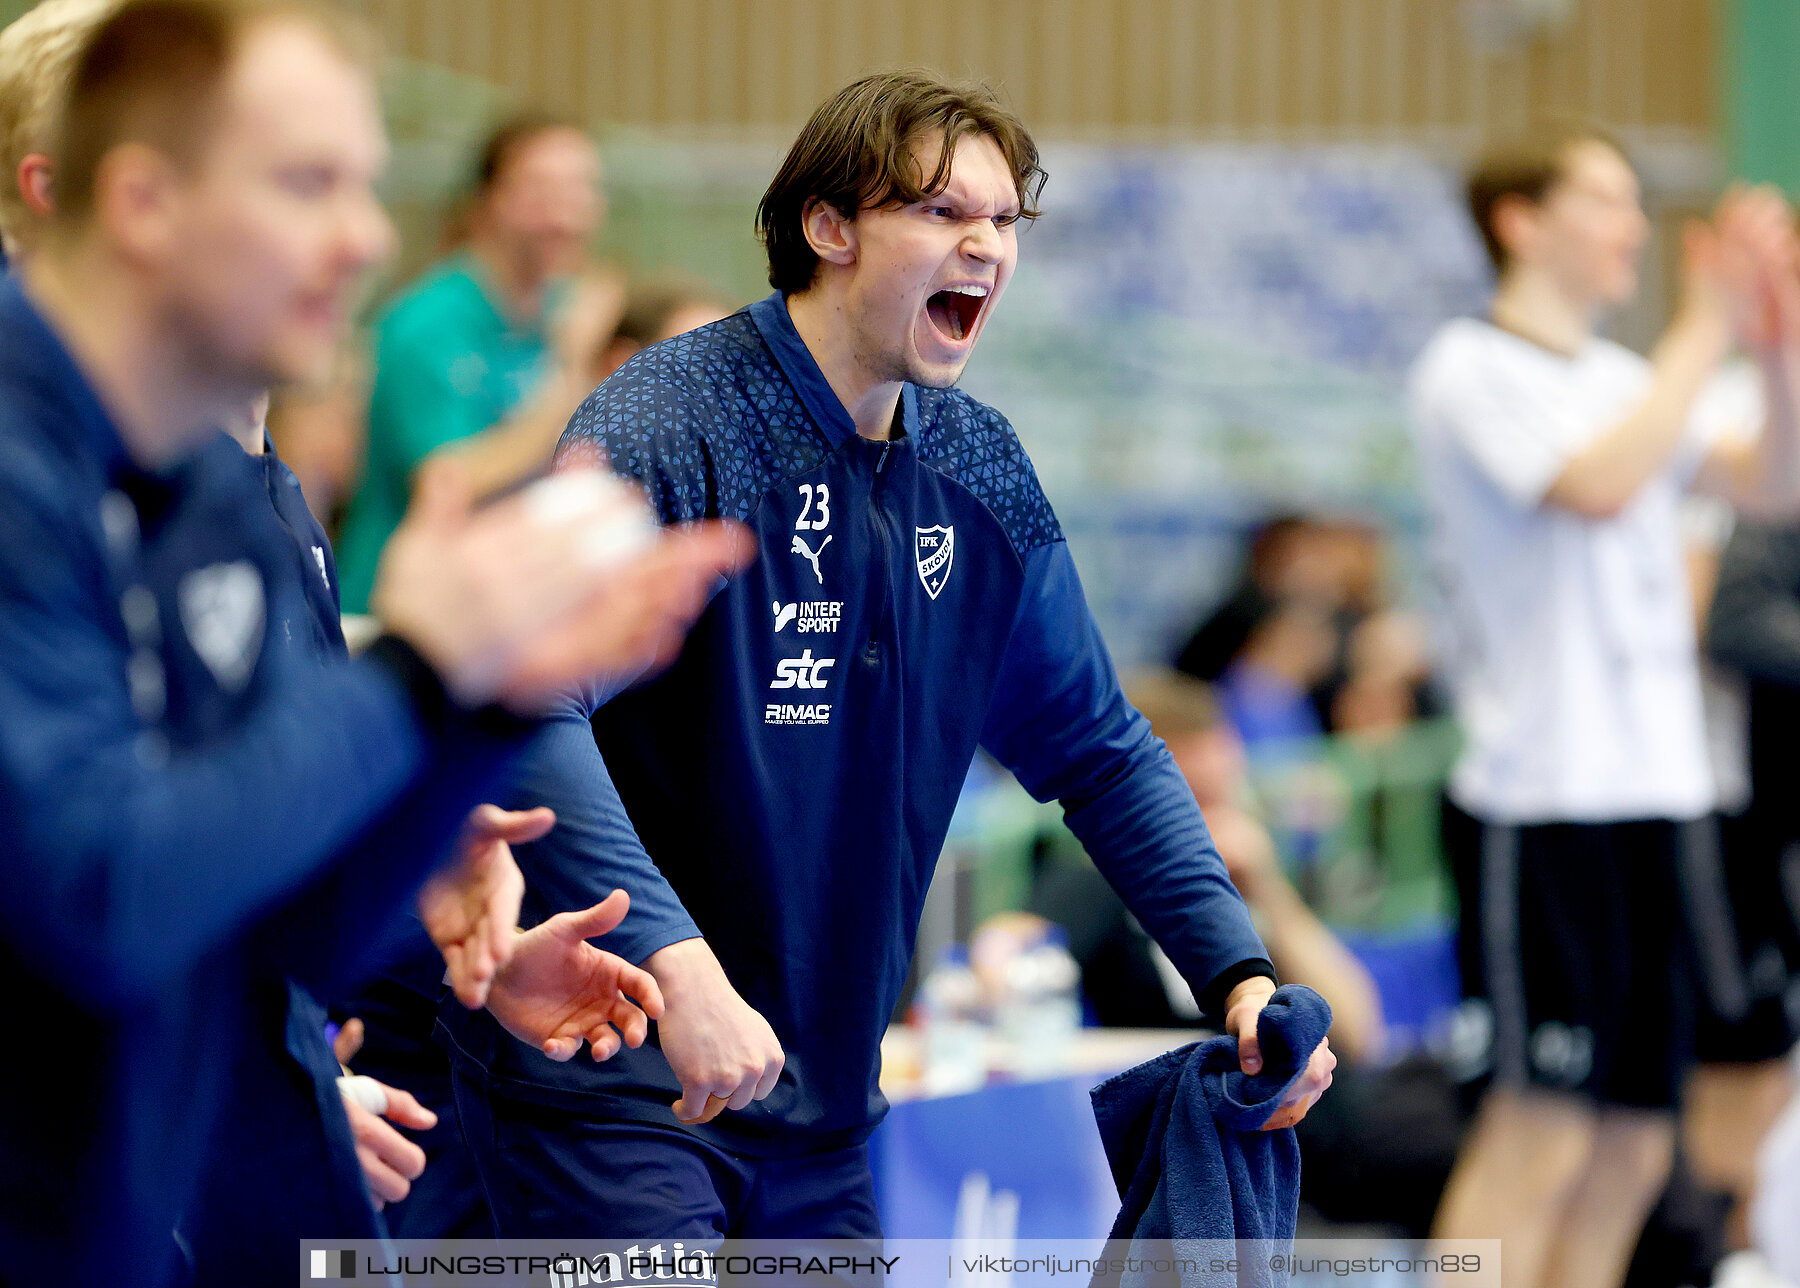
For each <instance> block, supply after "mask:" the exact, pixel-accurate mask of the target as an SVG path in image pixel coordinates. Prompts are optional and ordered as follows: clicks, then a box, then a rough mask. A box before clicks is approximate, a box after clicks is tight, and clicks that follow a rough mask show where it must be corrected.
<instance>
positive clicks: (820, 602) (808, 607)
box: [769, 599, 844, 635]
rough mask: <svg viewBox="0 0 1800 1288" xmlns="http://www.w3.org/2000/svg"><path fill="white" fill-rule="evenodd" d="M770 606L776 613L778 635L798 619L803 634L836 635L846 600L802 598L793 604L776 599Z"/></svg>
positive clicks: (841, 620)
mask: <svg viewBox="0 0 1800 1288" xmlns="http://www.w3.org/2000/svg"><path fill="white" fill-rule="evenodd" d="M769 607H770V609H771V610H772V611H773V612H774V614H775V633H776V634H777V635H779V634H781V632H783V631H785V630H786V629H787V628H788V627H789V626H793V625H794V624H795V620H796V619H798V621H799V627H798V631H799V633H800V634H801V635H810V634H814V633H824V634H830V635H836V634H837V629H838V627H839V626H840V625H842V624H843V620H844V602H843V601H842V600H841V599H802V600H800V601H798V602H797V603H792V604H784V603H782V602H781V601H780V600H775V601H774V602H772V603H771V604H770V605H769Z"/></svg>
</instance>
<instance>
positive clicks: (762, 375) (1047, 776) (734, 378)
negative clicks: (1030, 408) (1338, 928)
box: [441, 295, 1272, 1157]
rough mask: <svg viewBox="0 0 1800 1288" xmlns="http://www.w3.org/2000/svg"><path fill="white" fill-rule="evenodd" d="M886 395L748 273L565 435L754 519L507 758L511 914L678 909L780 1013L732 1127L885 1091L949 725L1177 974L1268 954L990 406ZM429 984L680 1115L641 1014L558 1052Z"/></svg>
mask: <svg viewBox="0 0 1800 1288" xmlns="http://www.w3.org/2000/svg"><path fill="white" fill-rule="evenodd" d="M901 416H902V418H903V425H902V428H903V429H904V433H903V434H899V435H896V436H895V437H894V438H893V439H892V441H888V442H876V441H873V440H870V439H866V438H862V437H859V436H858V435H857V433H856V430H855V426H854V424H853V422H852V421H851V418H850V415H849V413H848V412H847V411H846V410H845V409H844V407H843V404H842V403H841V402H840V401H839V400H838V398H837V397H836V395H835V394H833V393H832V391H831V387H830V385H829V384H828V383H827V382H826V380H825V378H824V376H823V374H822V373H821V372H820V370H819V368H818V365H817V364H816V363H815V362H814V361H813V358H812V356H811V355H810V353H809V352H808V351H807V349H806V347H805V344H804V343H803V342H802V341H801V339H800V336H799V334H798V333H797V332H796V331H795V329H794V326H793V323H792V321H791V320H790V319H789V317H788V311H787V307H786V304H785V302H784V301H783V300H782V298H781V297H780V296H778V295H776V296H771V297H769V298H768V299H765V300H763V301H761V302H760V303H758V304H756V305H754V306H752V307H751V308H749V309H746V310H744V311H743V312H740V313H738V314H736V315H734V316H732V317H730V318H727V319H725V320H724V321H721V322H718V323H715V324H713V325H711V326H707V327H703V328H701V329H700V330H698V331H693V332H689V333H688V334H686V335H683V336H680V337H677V338H676V339H674V340H670V341H667V342H665V343H663V344H659V345H656V346H655V347H653V348H651V349H649V350H647V351H646V352H644V353H643V354H640V355H639V356H638V357H636V358H634V359H633V360H632V361H631V362H630V363H628V364H626V366H625V367H624V368H623V369H621V370H620V371H619V372H618V373H617V374H615V375H614V376H613V377H612V378H611V379H609V380H608V381H607V382H606V383H605V384H604V385H602V386H601V387H600V388H599V390H597V391H596V392H595V393H594V394H593V395H592V396H591V397H590V398H589V399H588V401H587V402H586V403H585V404H584V405H583V406H582V408H581V409H580V410H579V411H578V412H577V413H576V415H575V418H574V420H573V421H572V422H571V423H570V427H569V430H568V432H567V433H566V434H565V435H564V439H563V447H562V452H563V455H564V456H567V455H569V454H570V453H571V452H579V451H582V450H584V449H585V450H590V451H591V450H593V449H596V448H597V449H600V450H602V451H603V452H604V453H605V455H606V457H607V458H608V459H609V460H610V461H611V464H612V466H613V468H614V469H615V470H617V471H619V472H620V473H622V474H624V475H626V476H627V477H629V478H632V479H635V480H637V481H638V482H640V483H641V484H642V485H643V486H644V488H645V489H646V490H647V492H648V493H649V495H650V498H651V501H652V503H653V504H654V505H655V506H656V508H657V509H658V510H659V511H660V514H661V517H662V518H663V519H664V520H667V521H683V520H691V519H701V518H710V517H725V518H730V519H738V520H741V521H743V522H744V523H746V524H748V525H750V526H751V527H752V528H754V529H755V532H756V536H757V540H758V543H759V547H760V553H759V555H758V558H757V561H756V562H755V563H754V564H752V565H751V566H750V567H749V569H747V570H746V571H745V572H744V573H743V574H741V575H740V576H738V577H736V578H734V579H733V580H732V582H731V583H730V585H729V586H728V587H727V588H726V589H725V590H724V591H723V592H721V593H720V594H719V595H718V596H717V597H716V598H715V599H714V600H713V602H712V604H711V605H710V606H709V607H708V609H707V611H706V614H705V615H704V616H703V617H702V618H701V620H700V624H699V626H698V627H697V628H696V629H695V631H694V632H693V634H692V635H691V636H690V637H689V639H688V642H687V645H686V648H685V649H684V651H683V653H682V654H681V657H680V659H679V660H678V661H677V662H676V664H675V666H674V667H673V668H671V669H670V670H669V671H668V672H666V673H665V674H664V675H662V676H661V677H659V678H658V679H656V680H655V681H654V682H652V683H650V684H648V685H645V686H643V687H641V688H639V689H636V690H633V691H631V692H628V693H626V694H624V695H622V696H620V697H617V698H614V699H612V700H611V701H608V702H606V703H604V705H600V704H599V703H598V702H597V701H595V700H589V701H588V702H585V703H583V704H581V705H580V706H579V707H573V708H571V709H570V710H569V711H567V712H565V713H564V715H563V719H562V720H560V721H554V722H552V726H551V729H550V731H548V732H547V733H546V735H545V736H544V738H543V739H541V740H540V741H539V742H537V743H536V744H534V746H533V749H532V752H531V754H530V755H528V756H527V757H526V759H525V760H524V761H523V762H522V763H521V768H520V771H519V773H518V774H517V775H516V776H515V784H516V786H517V787H518V788H519V789H520V791H521V792H523V793H525V794H526V795H525V796H524V797H523V799H529V800H531V801H532V802H533V803H542V804H549V805H554V806H555V808H556V811H557V818H558V825H557V827H556V829H555V830H554V831H553V832H551V833H550V834H549V836H547V837H546V838H545V839H544V840H543V841H541V842H538V843H535V844H533V845H530V846H523V847H520V851H519V861H520V864H521V866H522V867H524V868H525V871H526V885H527V896H526V897H527V910H528V912H529V913H531V914H532V915H539V916H541V915H546V914H548V913H551V912H556V911H560V910H562V909H566V908H578V907H585V906H587V905H588V904H591V903H592V902H593V901H594V900H595V899H596V898H598V897H600V896H601V895H602V894H604V893H605V892H607V891H610V890H611V889H613V888H614V887H615V886H623V887H625V888H626V889H628V890H630V892H631V900H632V906H631V913H630V915H629V916H628V917H627V918H626V919H625V921H624V923H623V924H622V925H621V926H620V927H619V928H618V929H617V930H615V931H613V932H612V933H611V934H610V935H608V936H607V945H606V946H607V947H608V948H609V949H610V950H612V951H614V952H617V953H619V954H621V955H622V956H625V957H628V958H630V959H632V960H634V961H642V960H643V959H644V958H645V957H647V956H649V955H650V954H651V953H653V952H655V951H656V950H657V949H659V948H662V947H664V946H665V945H667V944H670V943H674V942H676V941H679V940H682V939H687V938H691V937H693V936H695V935H697V934H703V935H705V937H706V939H707V942H708V943H709V944H710V945H711V947H712V949H713V951H714V952H715V953H716V954H717V956H718V958H719V960H720V962H721V963H722V964H723V966H724V969H725V973H726V975H727V977H728V978H729V979H730V981H731V983H732V984H733V986H734V987H735V988H736V989H737V991H738V992H739V993H740V994H741V995H742V996H743V998H744V1000H745V1001H746V1002H748V1003H749V1004H750V1005H751V1006H753V1007H755V1008H756V1009H757V1010H758V1011H759V1012H761V1014H762V1015H763V1016H764V1018H766V1019H767V1020H768V1022H769V1024H770V1025H771V1026H772V1027H773V1028H774V1030H775V1033H776V1036H777V1037H778V1038H779V1039H780V1041H781V1044H782V1047H783V1049H784V1050H785V1051H786V1053H787V1064H786V1067H785V1068H784V1069H783V1071H782V1074H781V1078H780V1081H779V1083H778V1084H777V1085H776V1087H775V1089H774V1091H773V1092H771V1093H770V1095H769V1096H768V1098H767V1099H766V1100H763V1101H760V1102H757V1103H754V1104H752V1105H751V1106H750V1107H749V1108H748V1109H745V1110H743V1111H741V1112H733V1111H727V1112H725V1113H723V1114H721V1115H719V1117H718V1118H717V1119H716V1120H715V1121H714V1122H712V1123H710V1124H708V1125H706V1126H703V1127H698V1128H694V1129H693V1130H695V1131H696V1132H697V1133H698V1134H699V1135H701V1136H703V1137H705V1138H706V1139H708V1140H711V1141H713V1142H714V1143H716V1144H718V1145H719V1146H721V1147H723V1148H725V1149H728V1150H732V1151H734V1152H737V1153H740V1154H745V1155H750V1156H761V1157H779V1156H785V1155H794V1154H800V1153H805V1152H809V1151H815V1150H826V1149H834V1148H840V1147H843V1146H848V1145H852V1144H855V1143H857V1142H860V1141H862V1140H864V1139H865V1138H866V1137H867V1136H868V1135H869V1133H870V1132H871V1131H872V1130H873V1129H874V1127H875V1125H876V1124H877V1123H878V1122H879V1121H880V1120H881V1117H882V1115H883V1114H884V1113H885V1112H886V1109H887V1102H886V1100H885V1099H884V1098H883V1097H882V1095H881V1091H880V1089H879V1087H878V1086H877V1083H876V1076H877V1073H878V1072H879V1055H880V1043H881V1035H882V1031H883V1029H884V1028H885V1027H886V1025H887V1022H888V1019H889V1017H890V1015H891V1014H892V1012H893V1009H894V1006H895V1003H896V1001H897V999H898V997H899V994H900V989H901V986H902V984H903V982H904V980H905V977H906V971H907V964H908V961H909V959H910V957H911V954H912V947H913V940H914V937H915V935H916V933H917V930H918V922H919V914H920V911H921V907H922V904H923V901H924V897H925V890H926V887H927V885H928V884H929V883H930V880H931V874H932V869H933V867H934V866H935V865H936V863H937V858H938V852H939V850H940V849H941V848H942V847H943V843H944V837H945V834H946V833H947V831H948V829H949V824H950V815H951V812H952V810H953V809H954V808H955V805H956V799H957V795H958V793H959V791H960V789H961V787H962V784H963V780H964V778H965V776H966V775H967V774H968V771H969V765H970V763H971V761H972V760H973V758H974V756H975V753H976V749H977V747H985V748H987V749H988V750H989V751H990V752H992V753H993V754H994V755H995V756H996V757H997V758H998V759H999V760H1000V761H1001V762H1002V763H1003V764H1005V765H1006V766H1007V767H1008V768H1010V769H1011V770H1012V771H1013V772H1014V773H1016V774H1017V775H1018V777H1019V780H1020V781H1021V782H1022V783H1024V785H1025V786H1026V787H1027V788H1028V789H1029V790H1030V791H1031V792H1032V793H1033V794H1034V795H1035V796H1037V797H1039V798H1040V799H1045V800H1047V799H1051V798H1057V799H1060V800H1061V801H1062V803H1063V805H1064V808H1065V810H1066V811H1067V817H1068V822H1069V825H1070V827H1072V828H1073V829H1074V831H1075V833H1076V835H1077V836H1079V837H1080V838H1081V840H1082V841H1083V843H1084V844H1085V845H1086V847H1087V849H1088V852H1089V853H1090V854H1091V855H1092V856H1093V858H1094V860H1095V862H1096V863H1097V864H1098V865H1099V867H1100V869H1101V871H1102V872H1104V873H1105V874H1106V876H1107V878H1108V879H1109V880H1110V881H1111V882H1112V883H1113V885H1114V886H1115V887H1117V889H1118V890H1119V892H1120V894H1121V895H1122V896H1123V897H1124V899H1125V901H1126V903H1127V904H1128V905H1129V906H1130V908H1131V910H1132V911H1133V912H1134V913H1135V914H1136V915H1137V916H1138V918H1139V920H1141V921H1142V922H1143V924H1144V926H1145V927H1146V929H1148V930H1149V932H1150V933H1151V934H1152V935H1154V936H1155V938H1156V939H1157V941H1158V942H1159V943H1161V944H1162V945H1163V947H1164V948H1165V949H1166V950H1167V952H1168V953H1169V955H1170V957H1171V958H1172V959H1173V960H1174V962H1175V964H1176V965H1177V966H1178V967H1180V968H1181V970H1182V972H1183V974H1184V975H1185V976H1186V977H1187V979H1188V980H1190V981H1191V982H1192V984H1193V985H1194V988H1195V991H1196V993H1197V994H1198V995H1199V997H1200V1000H1201V1002H1202V1004H1203V1005H1205V1006H1207V1007H1208V1008H1211V1009H1215V1010H1216V1009H1217V1008H1218V1007H1219V1005H1220V1003H1221V1002H1222V1000H1223V999H1224V997H1225V996H1226V994H1227V993H1228V992H1229V991H1230V989H1231V988H1232V987H1233V986H1234V985H1235V984H1237V983H1238V982H1239V981H1240V980H1242V979H1244V978H1247V977H1249V976H1251V975H1272V971H1271V969H1270V966H1269V963H1268V962H1267V960H1266V954H1265V953H1264V951H1263V947H1262V944H1261V942H1260V941H1259V940H1258V939H1257V936H1256V933H1255V931H1254V930H1253V929H1252V928H1251V925H1250V919H1249V916H1248V914H1247V913H1246V911H1245V909H1244V905H1243V902H1242V900H1240V899H1239V897H1238V895H1237V892H1236V890H1234V889H1233V888H1232V885H1231V882H1230V880H1229V879H1228V878H1227V876H1226V873H1225V867H1224V864H1223V863H1222V862H1221V861H1220V859H1219V857H1218V853H1217V851H1216V850H1215V849H1214V848H1213V844H1212V840H1211V838H1210V837H1209V836H1208V834H1207V830H1206V825H1205V823H1204V822H1203V821H1202V820H1201V817H1200V811H1199V809H1198V807H1197V806H1196V805H1195V803H1194V797H1193V794H1192V792H1190V791H1189V789H1188V787H1187V784H1186V782H1185V781H1184V780H1183V779H1182V776H1181V774H1180V772H1179V770H1177V768H1176V767H1175V763H1174V761H1173V759H1172V758H1171V757H1170V755H1169V753H1168V750H1167V749H1166V748H1165V747H1164V746H1163V744H1162V742H1161V741H1160V740H1159V739H1157V738H1156V737H1155V736H1153V735H1152V734H1151V732H1150V729H1149V725H1148V724H1147V722H1146V721H1145V720H1144V719H1143V717H1142V716H1140V715H1139V714H1138V713H1137V712H1136V711H1134V710H1133V709H1132V708H1131V706H1130V705H1129V704H1128V703H1127V702H1126V701H1125V698H1124V696H1123V695H1122V694H1121V692H1120V690H1119V684H1118V680H1117V677H1116V676H1115V674H1114V672H1113V668H1112V664H1111V662H1110V660H1109V659H1108V656H1107V652H1106V648H1105V645H1104V644H1103V643H1102V642H1101V639H1100V636H1099V633H1098V631H1097V630H1096V629H1095V627H1094V624H1093V621H1092V619H1091V617H1090V616H1089V613H1088V609H1087V605H1086V602H1085V601H1084V598H1083V596H1082V591H1081V587H1080V584H1079V582H1078V581H1077V579H1076V576H1075V567H1074V564H1073V562H1072V561H1071V560H1070V558H1069V552H1068V548H1067V546H1066V545H1065V544H1064V542H1063V537H1062V531H1061V529H1060V528H1059V527H1058V525H1057V521H1056V516H1055V515H1054V514H1053V513H1052V512H1051V509H1050V504H1049V502H1048V501H1047V500H1046V499H1045V497H1044V494H1043V492H1042V491H1041V490H1040V489H1039V487H1038V482H1037V478H1036V475H1035V474H1034V472H1033V471H1032V468H1031V464H1030V462H1029V461H1028V460H1027V459H1026V456H1025V453H1024V450H1023V449H1022V448H1021V447H1020V445H1019V441H1018V439H1017V437H1015V435H1014V434H1013V431H1012V428H1011V426H1009V425H1008V424H1007V423H1006V421H1005V420H1004V419H1003V418H1002V417H1001V416H1000V415H999V414H998V413H996V412H994V411H993V410H991V409H989V408H987V407H984V406H982V405H981V404H980V403H978V402H976V401H974V400H973V399H971V398H970V397H968V396H967V395H966V394H964V393H962V392H961V391H959V390H956V389H946V390H930V389H920V388H916V387H913V386H911V385H908V386H906V387H905V389H904V393H903V396H902V399H901ZM590 712H591V713H592V732H590V729H589V716H590ZM596 740H597V743H598V750H599V752H601V753H603V754H604V763H603V762H602V756H601V755H597V754H596ZM608 771H610V779H609V773H608ZM615 785H616V791H615V790H614V787H615ZM621 799H622V801H623V810H621V808H620V803H621ZM634 831H635V836H634V835H633V833H634ZM640 839H641V842H642V844H641V845H639V844H638V841H639V840H640ZM457 1012H458V1008H455V1007H453V1006H448V1005H446V1006H445V1007H444V1008H443V1010H442V1011H441V1018H442V1020H443V1022H444V1025H445V1027H446V1029H448V1030H449V1031H450V1034H451V1036H452V1038H453V1039H454V1047H455V1049H454V1052H453V1057H454V1058H455V1059H457V1060H459V1061H461V1062H462V1063H463V1065H464V1067H465V1068H468V1069H469V1070H470V1072H471V1074H472V1076H473V1078H474V1080H475V1081H476V1082H478V1083H485V1085H486V1086H488V1087H489V1088H490V1089H491V1091H492V1093H493V1094H495V1095H500V1096H512V1097H516V1098H523V1099H534V1100H539V1101H548V1102H551V1103H556V1104H561V1105H564V1106H567V1107H569V1108H571V1109H575V1110H577V1111H586V1112H589V1113H591V1114H593V1115H594V1116H596V1117H600V1118H615V1119H618V1118H622V1119H631V1120H639V1121H645V1122H655V1123H663V1124H668V1125H674V1122H675V1120H674V1117H673V1115H672V1114H671V1113H670V1105H671V1104H672V1102H673V1101H674V1100H675V1099H676V1098H677V1096H678V1095H679V1094H680V1088H679V1086H678V1085H677V1083H676V1081H675V1079H674V1077H673V1074H672V1073H671V1070H670V1068H669V1065H668V1061H667V1060H666V1059H665V1058H664V1057H663V1055H662V1053H661V1051H660V1050H659V1049H658V1048H657V1047H656V1046H655V1044H654V1043H652V1042H647V1043H646V1044H645V1045H644V1046H643V1047H642V1048H640V1049H638V1050H635V1051H633V1050H629V1049H628V1050H623V1051H621V1052H619V1053H618V1054H617V1055H615V1056H614V1057H613V1058H612V1059H611V1060H609V1061H607V1062H606V1063H605V1064H601V1065H595V1064H594V1063H593V1062H592V1061H590V1060H588V1059H587V1058H586V1056H585V1055H583V1056H578V1057H577V1058H576V1059H574V1060H572V1061H570V1062H569V1063H567V1064H556V1063H554V1062H552V1061H550V1060H549V1059H547V1058H545V1057H544V1056H542V1055H541V1054H539V1053H538V1052H536V1051H535V1050H533V1049H531V1048H529V1047H527V1046H526V1045H525V1044H524V1043H521V1042H517V1041H515V1040H513V1039H511V1038H509V1037H507V1036H506V1035H505V1033H504V1032H503V1031H501V1030H500V1029H499V1028H498V1026H497V1025H495V1024H494V1023H493V1021H492V1019H491V1018H490V1017H488V1016H486V1015H468V1014H458V1013H457Z"/></svg>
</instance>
